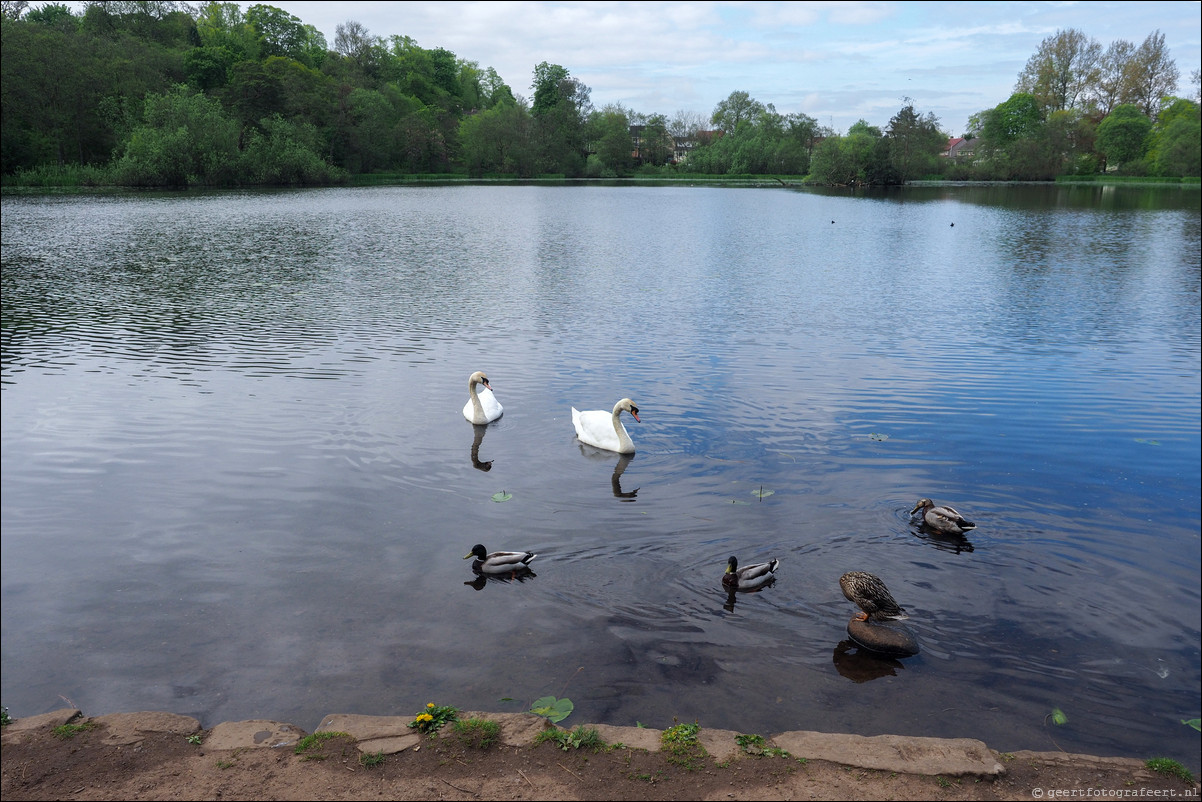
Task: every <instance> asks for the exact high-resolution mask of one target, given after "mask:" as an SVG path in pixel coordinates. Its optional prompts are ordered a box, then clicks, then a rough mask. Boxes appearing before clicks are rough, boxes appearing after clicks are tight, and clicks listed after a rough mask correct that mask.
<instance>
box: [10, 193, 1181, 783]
mask: <svg viewBox="0 0 1202 802" xmlns="http://www.w3.org/2000/svg"><path fill="white" fill-rule="evenodd" d="M1199 198H1200V194H1199V192H1198V191H1197V189H1196V188H1195V189H1179V188H1160V189H1148V188H1144V189H1136V188H1129V187H1118V188H1115V187H1107V188H1101V187H1061V186H1050V185H1047V186H1026V187H1015V186H1007V187H973V186H946V187H927V188H907V189H905V190H898V191H894V192H890V193H882V194H875V195H863V194H861V195H851V194H847V193H840V192H824V191H815V190H796V189H789V188H776V189H768V188H719V187H705V186H692V187H663V186H659V187H640V186H623V187H619V186H430V187H382V188H369V189H348V188H338V189H319V190H308V191H278V192H227V193H194V192H192V193H186V194H154V193H146V194H120V195H93V196H82V197H80V196H5V198H4V200H3V216H2V219H3V230H2V238H0V240H2V243H3V245H2V255H3V343H2V345H3V348H2V359H3V365H2V369H3V375H2V381H3V385H2V387H3V390H2V393H0V399H2V401H3V405H2V410H3V477H2V479H3V494H2V495H3V501H2V512H3V519H2V523H3V538H2V543H3V561H2V563H3V565H2V571H3V582H2V591H3V606H2V615H3V637H2V639H0V645H2V647H3V672H2V676H3V680H2V682H3V697H2V700H0V701H2V702H3V704H4V705H5V706H7V707H8V708H9V710H10V713H11V714H12V715H13V716H15V717H21V716H28V715H34V714H38V713H42V712H46V711H49V710H54V709H58V708H61V707H64V706H66V705H67V704H70V705H74V706H78V707H79V708H81V709H82V710H83V711H84V712H85V713H86V714H88V715H101V714H105V713H111V712H128V711H136V710H167V711H172V712H176V713H181V714H187V715H192V716H196V717H197V718H199V719H200V721H201V723H202V725H203V726H206V727H209V726H213V725H215V724H217V723H219V722H222V721H231V720H242V719H250V718H270V719H275V720H278V721H286V722H290V723H293V724H296V725H298V726H300V727H302V728H304V729H306V730H312V729H313V728H315V727H316V726H317V724H318V723H319V722H320V720H321V718H322V717H323V716H325V715H326V714H329V713H363V714H387V715H402V716H408V715H413V714H415V713H416V712H418V711H419V709H421V708H422V707H424V705H425V704H426V702H430V701H432V702H435V703H437V704H449V705H454V706H456V707H459V708H461V709H475V710H493V711H501V712H517V711H521V710H525V709H527V708H528V707H529V705H530V702H531V701H533V700H534V699H536V698H539V697H542V696H548V695H550V696H556V697H568V698H570V699H571V700H572V701H573V702H574V704H575V712H574V713H573V714H572V716H570V717H569V718H567V719H565V720H564V721H563V724H564V725H565V726H572V725H574V724H577V723H610V724H618V725H634V724H636V722H637V723H642V724H644V725H647V726H651V727H660V728H663V727H667V726H671V725H672V724H673V723H675V722H678V721H679V722H685V721H688V722H691V721H697V722H698V723H700V724H701V725H702V726H703V727H717V728H726V729H733V730H738V731H740V732H748V733H759V734H765V735H766V734H770V733H773V732H780V731H786V730H795V729H809V730H820V731H830V732H855V733H861V734H866V735H873V734H881V733H896V734H910V735H929V736H944V737H972V738H980V739H982V740H984V741H985V742H986V743H988V744H989V745H990V746H992V747H994V748H996V749H1001V750H1015V749H1036V750H1049V751H1055V750H1056V749H1058V748H1063V749H1065V750H1067V751H1070V752H1086V753H1093V754H1104V755H1108V754H1115V755H1127V756H1133V757H1152V756H1166V757H1172V758H1176V759H1178V760H1181V761H1182V762H1184V763H1185V764H1186V765H1187V766H1190V767H1192V768H1193V769H1194V770H1195V771H1197V770H1198V768H1199V758H1198V741H1199V735H1198V733H1197V732H1196V731H1195V730H1193V729H1192V728H1190V727H1189V726H1187V725H1185V724H1183V720H1188V719H1193V718H1196V717H1198V715H1199V713H1200V712H1202V710H1200V708H1202V700H1200V695H1202V691H1200V688H1202V661H1200V635H1199V630H1200V625H1199V614H1200V609H1202V602H1200V595H1199V554H1200V544H1199V532H1200V527H1202V524H1200V519H1202V516H1200V502H1199V498H1200V493H1199V482H1200V467H1199V465H1200V459H1199V448H1200V421H1199V380H1200V375H1202V364H1200V362H1202V360H1200V343H1199V331H1200V301H1199V297H1200V295H1199V293H1200V275H1202V269H1200V262H1202V259H1200V256H1199V253H1200V246H1202V213H1200V203H1199ZM476 370H484V371H486V372H487V373H488V376H489V378H490V380H491V382H492V385H493V388H494V389H495V391H496V395H497V397H498V399H499V400H500V401H501V403H502V404H503V405H504V407H505V413H504V416H503V417H502V418H501V419H500V420H498V421H496V422H494V423H493V424H491V425H489V426H488V427H487V428H483V427H480V428H477V427H473V426H472V425H471V424H470V423H468V422H467V421H466V420H464V418H463V416H462V413H461V410H462V408H463V405H464V403H465V402H466V401H467V379H468V376H469V374H471V373H472V372H473V371H476ZM623 396H629V397H630V398H632V399H633V400H634V401H635V403H636V404H638V406H639V409H640V417H641V418H642V422H641V423H636V422H634V421H633V420H631V419H630V418H626V426H627V428H628V430H629V431H630V432H631V436H632V438H633V439H634V441H635V444H636V446H637V449H638V450H637V453H636V454H635V455H634V457H633V458H632V459H630V458H626V459H620V458H619V457H618V456H617V455H616V454H612V453H608V452H599V451H596V450H594V449H592V448H589V447H585V446H582V445H581V444H580V443H579V441H577V440H576V437H575V433H574V431H573V428H572V422H571V408H572V407H573V406H575V407H577V408H579V409H610V408H611V407H612V406H613V405H614V403H615V402H616V401H617V400H618V399H620V398H622V397H623ZM499 493H506V494H509V496H510V498H509V500H507V501H495V500H494V494H499ZM924 496H926V497H930V498H932V499H934V500H935V501H936V502H938V503H944V504H951V505H954V506H956V507H958V508H959V509H960V510H961V512H963V513H965V514H966V515H967V516H968V517H970V518H972V519H973V520H975V521H976V522H977V525H978V526H977V529H976V530H975V531H974V532H972V533H971V534H970V535H969V537H968V538H967V539H966V540H961V541H952V540H948V539H940V538H937V537H933V536H931V535H929V534H927V533H926V532H924V531H922V530H920V529H916V528H915V527H914V526H913V525H912V524H911V521H910V519H909V515H908V513H909V511H910V509H911V508H912V507H913V506H914V503H915V501H916V500H917V499H918V498H920V497H924ZM477 542H479V543H482V544H484V545H485V546H486V547H487V548H488V549H489V550H497V549H522V550H525V549H529V550H533V551H535V552H537V553H538V555H539V556H538V558H537V559H536V560H535V562H534V564H533V567H534V569H535V574H536V576H534V577H531V578H529V579H527V581H523V582H500V581H489V582H486V583H473V581H472V580H473V579H474V575H473V574H472V571H471V567H470V562H469V561H464V560H463V559H461V558H462V557H463V555H465V554H467V552H468V551H469V549H470V548H471V547H472V545H473V544H475V543H477ZM732 554H734V555H737V556H738V557H739V560H740V562H741V563H744V564H747V563H751V562H759V561H762V560H765V559H768V558H772V557H776V558H779V559H780V560H781V567H780V569H779V571H778V579H777V582H776V584H775V585H774V586H772V587H770V588H768V589H766V590H764V591H763V592H761V593H757V594H742V595H739V596H738V597H736V598H735V599H734V600H733V601H732V600H730V599H728V597H727V595H726V593H725V592H724V591H723V590H722V588H721V583H720V580H721V576H722V573H723V569H724V567H725V564H726V559H727V557H729V556H730V555H732ZM848 570H864V571H870V572H872V573H875V574H877V575H879V576H880V577H881V578H882V579H883V580H884V581H885V582H886V584H887V585H888V586H889V588H890V589H891V590H892V592H893V595H894V596H895V597H896V598H897V600H898V601H899V602H900V603H901V604H902V605H903V606H904V607H906V608H907V610H908V611H909V613H910V619H909V620H908V621H906V622H905V624H906V625H907V626H908V627H909V628H910V631H911V632H912V633H913V634H914V635H915V636H916V637H917V639H918V641H919V643H920V644H921V648H922V651H921V653H920V654H918V655H917V656H915V657H911V658H906V659H904V660H893V659H885V658H881V657H877V656H874V655H873V654H872V653H870V652H866V651H864V650H862V649H859V648H858V647H856V646H855V645H854V644H853V643H852V642H851V641H849V639H848V635H847V631H846V627H847V622H848V620H849V618H850V617H851V616H852V614H853V613H854V612H855V608H854V607H853V606H852V605H851V604H850V603H849V602H848V601H847V600H845V599H844V598H843V596H842V594H841V593H840V590H839V585H838V579H839V576H840V575H841V574H842V573H843V572H845V571H848ZM1054 710H1060V711H1062V712H1063V713H1064V715H1065V716H1066V718H1067V720H1066V721H1065V723H1063V724H1060V725H1057V724H1055V723H1054V722H1053V720H1052V714H1053V711H1054Z"/></svg>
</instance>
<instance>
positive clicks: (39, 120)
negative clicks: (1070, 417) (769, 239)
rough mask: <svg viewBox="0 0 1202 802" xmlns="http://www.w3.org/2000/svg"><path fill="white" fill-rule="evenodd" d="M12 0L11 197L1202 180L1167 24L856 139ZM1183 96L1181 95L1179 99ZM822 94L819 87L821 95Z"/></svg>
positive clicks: (1200, 156)
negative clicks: (485, 186)
mask: <svg viewBox="0 0 1202 802" xmlns="http://www.w3.org/2000/svg"><path fill="white" fill-rule="evenodd" d="M82 6H83V7H82V10H81V11H80V12H79V13H76V12H75V11H73V10H72V9H71V8H70V7H68V6H67V5H65V4H61V3H44V4H39V5H38V6H36V7H34V4H32V3H29V2H23V1H22V0H14V1H13V2H5V3H4V4H3V8H2V9H0V34H2V38H3V42H2V47H3V52H4V59H3V62H2V71H0V82H2V86H0V90H2V91H0V125H2V134H3V135H2V137H0V177H2V178H0V183H2V185H3V187H5V188H9V187H43V188H52V187H59V188H65V187H78V188H91V187H96V188H100V187H130V188H158V189H180V188H232V189H241V188H249V187H313V186H363V185H369V184H387V183H397V184H411V183H422V182H428V181H487V182H492V181H521V182H527V181H536V182H548V181H655V182H686V183H689V182H723V183H728V184H729V183H735V184H746V183H748V182H764V183H765V184H770V183H771V182H776V183H777V185H780V184H785V185H787V186H822V187H853V188H857V189H858V188H862V187H888V186H902V185H906V184H909V183H912V182H914V181H917V180H922V181H931V180H948V181H973V182H982V181H984V182H1011V181H1026V182H1042V181H1052V180H1065V179H1069V178H1070V177H1071V180H1105V181H1106V182H1108V183H1109V182H1110V181H1111V180H1113V179H1115V178H1128V177H1129V178H1138V177H1148V178H1154V179H1156V180H1157V182H1175V181H1180V182H1190V181H1192V182H1194V183H1196V182H1197V181H1198V177H1199V176H1200V175H1202V114H1200V104H1202V77H1200V76H1199V72H1200V71H1199V70H1198V69H1194V70H1192V71H1191V72H1190V73H1189V75H1188V76H1184V79H1183V76H1182V74H1181V71H1180V70H1179V69H1178V67H1177V65H1176V63H1175V62H1174V61H1173V59H1172V57H1171V54H1170V53H1169V51H1168V49H1167V47H1166V46H1165V37H1164V35H1163V34H1162V33H1161V32H1160V31H1154V32H1152V33H1151V34H1149V35H1148V36H1147V37H1146V38H1145V39H1144V40H1143V41H1142V43H1139V44H1136V43H1135V42H1128V41H1125V40H1116V41H1114V42H1111V43H1110V44H1109V46H1108V47H1106V46H1104V45H1103V43H1100V42H1097V41H1096V40H1094V39H1092V38H1091V37H1089V36H1088V35H1087V34H1086V33H1084V32H1082V31H1079V30H1075V29H1069V30H1060V31H1057V32H1056V33H1055V34H1053V35H1051V36H1048V37H1047V38H1046V39H1044V40H1043V42H1041V44H1040V45H1039V48H1038V50H1037V51H1036V52H1035V53H1034V54H1032V56H1031V57H1030V59H1029V60H1028V62H1027V64H1026V66H1025V67H1024V68H1023V70H1022V72H1021V73H1020V74H1019V75H1018V77H1017V81H1016V83H1015V88H1014V93H1013V94H1012V95H1011V96H1010V97H1009V98H1006V99H1005V100H1003V101H1002V102H1000V103H999V104H998V105H997V106H995V107H993V108H988V109H983V110H981V111H980V112H978V113H976V114H974V115H972V116H971V118H970V119H969V120H968V121H967V123H966V124H965V128H964V130H963V131H962V132H961V133H959V134H957V133H955V132H953V131H950V130H949V128H948V126H947V125H946V124H945V123H943V122H941V121H940V120H939V119H938V118H937V117H936V116H935V115H934V113H932V112H925V113H924V112H923V111H921V110H920V109H918V108H916V107H915V103H914V101H913V100H912V99H911V98H908V97H907V98H902V101H901V102H902V105H901V108H900V109H899V110H898V111H897V113H896V114H894V115H893V116H892V117H891V118H890V119H889V120H888V121H887V123H885V124H883V125H882V124H880V123H870V122H869V121H867V120H863V119H861V120H859V121H858V122H857V123H855V124H854V125H852V126H851V127H850V128H849V129H848V130H847V131H845V132H844V131H836V130H834V129H833V128H831V127H829V126H824V125H822V124H821V123H819V121H818V120H817V119H815V118H814V117H811V116H809V115H807V114H805V113H804V112H800V111H798V112H780V111H778V110H777V109H776V107H775V106H774V105H773V104H772V103H771V102H763V101H761V100H759V99H756V98H753V97H751V95H750V94H749V93H748V92H745V91H740V90H736V91H732V92H731V93H730V94H729V96H728V97H726V98H725V99H724V100H722V101H720V102H719V103H718V104H717V105H716V106H715V107H714V109H713V110H712V112H710V113H709V114H708V115H706V114H703V113H699V112H693V111H677V112H675V113H674V114H673V115H668V114H664V113H661V112H654V111H651V112H648V111H639V110H635V109H631V108H624V107H622V106H621V105H620V104H608V105H605V106H602V107H599V108H598V107H596V106H594V105H593V103H592V101H591V90H590V88H589V87H588V86H586V85H585V84H583V83H582V82H581V81H580V80H579V79H577V78H575V77H573V75H572V74H571V71H570V70H569V69H568V68H567V67H565V66H563V65H559V64H550V63H548V62H546V61H543V62H541V63H539V64H537V65H536V66H534V67H533V71H532V78H533V80H532V82H531V84H530V89H531V90H532V94H531V97H529V98H527V97H524V96H522V95H520V94H517V93H515V92H514V90H513V89H512V88H511V87H510V86H509V85H508V84H507V83H506V82H505V81H504V80H502V78H501V76H500V75H498V74H497V72H496V70H495V69H493V68H492V67H482V66H481V65H480V64H479V63H477V62H475V61H471V60H469V59H467V58H463V57H461V56H458V55H456V54H455V53H453V52H451V51H449V50H447V49H445V48H442V47H435V48H423V47H419V46H418V45H417V43H416V42H415V41H413V39H412V38H410V37H408V36H403V35H392V36H389V37H383V36H376V35H373V34H372V33H371V32H370V31H368V30H367V29H366V28H365V27H364V26H363V25H362V24H360V23H358V22H354V21H347V22H346V23H344V24H342V25H339V26H338V28H337V36H336V37H335V41H334V42H333V43H332V46H331V45H330V44H329V43H327V42H326V40H325V37H324V35H323V34H321V32H319V31H317V29H316V28H314V26H312V25H308V24H305V23H304V22H303V21H302V20H300V19H299V18H297V17H295V16H293V15H291V14H289V13H287V12H285V11H283V10H281V9H279V8H276V7H274V6H270V5H263V4H252V5H249V6H248V7H246V8H245V9H244V8H243V7H242V6H240V5H238V4H236V3H218V2H208V3H203V4H199V5H192V4H188V3H183V2H174V1H173V0H166V1H165V2H157V3H134V2H107V3H100V2H88V3H84V4H82ZM1183 85H1184V86H1185V87H1186V90H1185V91H1186V92H1187V96H1185V97H1182V96H1178V95H1177V94H1176V93H1177V92H1178V91H1180V87H1182V86H1183ZM810 88H811V89H813V90H816V91H817V90H821V89H822V87H810Z"/></svg>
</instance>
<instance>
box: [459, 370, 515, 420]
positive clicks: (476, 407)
mask: <svg viewBox="0 0 1202 802" xmlns="http://www.w3.org/2000/svg"><path fill="white" fill-rule="evenodd" d="M477 384H483V385H484V389H483V390H477V389H476V385H477ZM467 392H468V395H470V396H471V398H469V399H468V402H467V403H466V404H464V406H463V417H465V418H467V419H468V420H469V421H471V422H472V423H492V422H493V421H495V420H496V419H497V418H499V417H501V413H502V412H504V411H505V410H504V409H503V408H502V407H501V402H500V401H498V400H497V397H496V396H495V395H493V394H492V385H491V384H489V383H488V377H487V376H485V375H484V371H482V370H478V371H476V372H475V373H473V374H472V375H471V376H470V377H469V378H468V380H467Z"/></svg>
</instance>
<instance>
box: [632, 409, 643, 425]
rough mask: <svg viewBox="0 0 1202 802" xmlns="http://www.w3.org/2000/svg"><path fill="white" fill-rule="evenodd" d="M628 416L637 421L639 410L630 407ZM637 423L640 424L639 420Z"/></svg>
mask: <svg viewBox="0 0 1202 802" xmlns="http://www.w3.org/2000/svg"><path fill="white" fill-rule="evenodd" d="M630 414H631V415H633V416H634V419H635V420H639V408H638V407H636V406H635V405H634V404H631V405H630ZM639 423H642V421H641V420H640V421H639Z"/></svg>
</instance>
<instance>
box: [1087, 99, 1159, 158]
mask: <svg viewBox="0 0 1202 802" xmlns="http://www.w3.org/2000/svg"><path fill="white" fill-rule="evenodd" d="M1151 132H1152V121H1151V120H1149V119H1148V117H1147V116H1146V115H1145V114H1144V113H1143V112H1142V111H1140V109H1139V107H1138V106H1136V105H1134V104H1131V103H1124V104H1121V105H1119V106H1116V107H1115V109H1114V111H1112V112H1110V114H1108V115H1107V116H1106V119H1104V120H1102V122H1100V123H1098V141H1097V148H1098V152H1099V153H1101V154H1102V155H1103V156H1105V157H1106V160H1107V161H1108V162H1110V163H1112V164H1115V165H1124V164H1127V163H1129V162H1134V161H1136V160H1138V159H1142V158H1143V155H1144V153H1146V152H1147V149H1148V135H1149V134H1150V133H1151Z"/></svg>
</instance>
